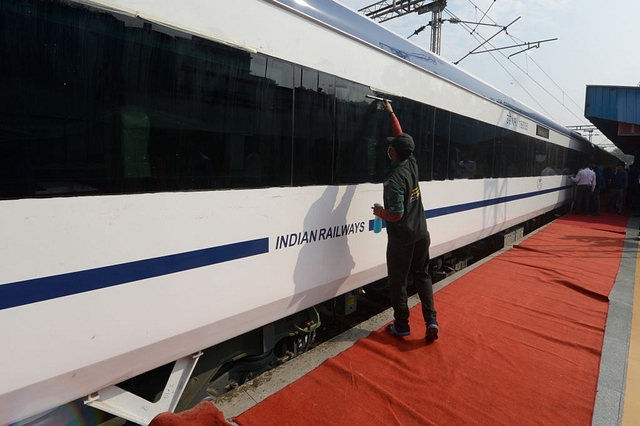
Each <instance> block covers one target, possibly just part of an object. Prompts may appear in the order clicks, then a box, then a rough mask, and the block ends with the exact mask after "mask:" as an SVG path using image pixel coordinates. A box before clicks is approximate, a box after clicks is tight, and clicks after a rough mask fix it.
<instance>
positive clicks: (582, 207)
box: [573, 185, 591, 214]
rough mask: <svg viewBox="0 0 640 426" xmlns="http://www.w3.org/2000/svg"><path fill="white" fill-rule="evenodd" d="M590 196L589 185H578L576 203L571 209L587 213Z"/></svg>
mask: <svg viewBox="0 0 640 426" xmlns="http://www.w3.org/2000/svg"><path fill="white" fill-rule="evenodd" d="M590 197H591V185H578V191H577V192H576V204H575V206H573V210H574V211H575V212H576V213H580V212H581V211H582V213H584V214H587V213H589V198H590Z"/></svg>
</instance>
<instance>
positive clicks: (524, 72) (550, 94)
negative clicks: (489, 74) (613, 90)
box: [445, 0, 585, 123]
mask: <svg viewBox="0 0 640 426" xmlns="http://www.w3.org/2000/svg"><path fill="white" fill-rule="evenodd" d="M469 3H471V4H472V5H473V6H474V7H475V8H476V9H478V10H480V11H481V12H482V9H481V8H479V7H478V6H477V5H476V4H475V3H473V1H472V0H469ZM494 4H495V0H494V3H492V4H491V7H493V5H494ZM445 12H447V13H448V14H449V15H451V16H452V17H454V18H456V19H459V18H458V17H457V16H456V15H455V14H454V13H452V12H451V11H450V10H448V9H445ZM485 16H486V17H487V18H488V19H489V20H491V21H492V22H493V23H494V24H496V25H497V23H496V22H495V21H494V20H493V19H492V18H491V17H490V16H488V10H487V12H485V13H484V15H483V17H482V19H484V18H485ZM463 25H464V24H463ZM465 27H467V29H468V30H469V31H470V35H471V36H472V37H474V38H475V39H476V40H478V38H477V37H480V39H481V40H482V41H483V42H486V40H485V39H484V37H483V36H481V35H480V34H479V33H478V32H477V31H475V28H474V29H472V28H471V27H469V26H467V25H465ZM476 28H477V26H476ZM476 34H477V37H476ZM507 35H509V37H510V38H511V39H512V40H513V41H515V42H521V40H518V39H517V38H515V37H514V36H512V35H511V34H509V33H508V32H507ZM478 41H479V40H478ZM488 44H489V45H490V46H492V47H493V48H495V46H493V45H492V44H491V43H490V42H489V43H488ZM487 53H489V54H490V55H491V57H492V58H493V59H494V60H495V61H496V62H497V63H498V64H499V65H500V66H501V67H502V68H503V69H504V70H505V72H507V74H509V76H510V77H511V78H513V79H514V80H515V82H516V83H517V84H518V86H520V87H521V88H522V90H524V91H525V93H527V95H529V96H530V97H531V99H532V100H533V101H534V102H535V103H536V104H537V105H538V106H539V107H540V108H541V109H542V110H543V111H544V112H545V113H546V114H548V115H550V116H551V114H550V113H549V112H548V111H547V110H546V109H545V108H544V107H543V106H542V105H541V104H540V102H538V101H537V100H536V99H535V97H533V95H531V93H529V92H528V91H527V90H526V89H525V88H524V86H523V85H522V84H520V82H518V80H517V79H516V78H515V77H514V76H513V75H512V74H511V73H510V72H509V71H508V70H507V69H506V68H505V67H504V65H503V64H502V63H500V61H498V60H497V58H496V57H495V56H494V55H493V53H492V52H487ZM500 54H501V55H502V56H503V57H504V58H505V59H507V60H508V61H509V62H511V63H512V64H513V65H514V66H515V67H516V68H518V69H519V70H520V71H521V72H522V73H523V74H525V75H526V76H527V77H529V78H530V79H531V81H533V82H534V83H535V84H536V85H538V87H540V88H541V89H542V90H544V91H545V92H546V93H547V94H548V95H549V96H551V98H553V99H554V100H555V101H556V102H558V103H559V104H560V105H562V107H563V108H565V110H567V111H568V112H569V113H570V114H571V115H573V116H574V117H576V118H577V119H578V120H579V121H581V122H583V123H585V121H584V117H579V116H578V115H576V114H575V113H574V112H573V111H572V110H571V109H569V108H568V107H567V105H565V103H564V102H562V101H561V100H559V99H558V98H557V97H556V96H555V95H553V94H552V93H551V92H550V91H549V90H547V89H546V88H545V87H544V86H543V85H542V84H540V83H539V82H538V81H537V80H536V79H535V78H533V77H532V76H531V74H529V73H528V72H527V71H525V70H523V69H522V67H520V66H519V65H518V64H516V63H515V62H514V61H513V60H511V59H510V58H508V57H507V56H506V55H505V54H504V53H503V52H500ZM526 57H527V58H531V56H530V55H526ZM531 60H532V61H533V62H534V64H535V65H536V66H537V67H538V68H539V69H540V70H541V71H542V72H543V73H544V75H545V76H547V78H548V79H549V80H550V81H551V82H552V83H553V84H554V85H555V86H556V87H557V88H558V89H560V91H561V92H562V94H563V95H565V96H567V98H569V99H570V100H571V102H573V104H574V105H575V106H576V107H578V108H580V106H579V105H578V104H577V103H576V102H575V101H574V100H573V99H572V98H571V97H570V96H569V95H568V94H567V93H566V92H565V91H564V90H563V89H562V87H560V86H559V85H558V84H557V83H556V82H555V81H554V80H553V78H552V77H551V76H550V75H549V74H548V73H547V72H546V71H544V70H543V69H542V67H541V66H540V65H539V64H538V63H537V62H535V60H533V58H531Z"/></svg>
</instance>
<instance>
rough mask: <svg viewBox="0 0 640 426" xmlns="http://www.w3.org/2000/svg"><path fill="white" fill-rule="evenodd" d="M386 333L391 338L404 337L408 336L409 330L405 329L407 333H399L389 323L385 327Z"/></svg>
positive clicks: (394, 326) (393, 324)
mask: <svg viewBox="0 0 640 426" xmlns="http://www.w3.org/2000/svg"><path fill="white" fill-rule="evenodd" d="M387 333H389V334H391V335H392V336H397V337H404V336H408V335H410V334H411V330H409V329H407V331H399V330H398V329H396V324H395V323H391V324H389V325H387Z"/></svg>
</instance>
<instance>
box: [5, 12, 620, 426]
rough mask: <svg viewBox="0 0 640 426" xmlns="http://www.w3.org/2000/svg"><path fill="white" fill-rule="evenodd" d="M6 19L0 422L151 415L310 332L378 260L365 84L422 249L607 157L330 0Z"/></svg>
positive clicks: (374, 141) (524, 215)
mask: <svg viewBox="0 0 640 426" xmlns="http://www.w3.org/2000/svg"><path fill="white" fill-rule="evenodd" d="M0 35H1V36H0V53H1V54H2V57H3V58H5V60H3V61H2V64H1V65H0V76H1V77H2V83H3V84H2V89H0V90H1V93H2V99H3V102H2V103H0V110H1V112H0V153H1V154H2V155H0V161H1V162H2V167H1V168H0V222H1V223H2V224H3V232H2V238H1V239H0V254H1V256H2V259H3V267H2V268H1V270H0V341H2V342H3V350H2V351H1V352H0V365H2V378H3V380H2V381H1V382H0V425H8V424H21V425H22V424H30V425H45V424H57V425H59V424H65V423H61V420H60V418H63V417H64V416H65V415H66V416H67V418H72V417H73V416H74V415H75V414H73V413H71V412H70V411H69V409H68V408H67V411H66V414H65V413H63V414H60V413H61V412H63V411H64V407H72V406H73V407H76V406H74V405H73V404H75V403H79V404H80V405H82V407H85V408H86V410H91V412H92V413H98V414H100V415H102V414H101V413H110V414H109V415H108V417H105V419H106V420H104V422H105V424H107V423H108V422H109V421H114V420H116V419H126V420H128V421H129V422H133V423H138V424H148V422H149V421H150V419H151V418H152V417H153V415H155V414H156V413H158V412H161V411H172V410H181V409H184V408H186V407H188V406H193V405H194V404H195V403H197V402H199V401H200V400H201V399H202V398H204V397H206V395H211V394H214V395H215V394H222V393H224V391H225V388H228V387H229V386H232V385H237V384H238V383H243V382H244V381H246V380H248V379H250V378H251V377H254V376H255V374H257V373H258V372H259V371H262V370H265V369H268V368H270V367H272V366H273V365H276V364H278V363H279V362H282V361H283V360H286V359H287V358H291V357H293V356H296V354H298V353H301V352H304V351H305V350H307V349H308V348H309V346H310V344H311V342H312V341H313V339H314V335H315V333H316V329H317V327H318V325H319V316H318V313H317V309H316V308H315V307H316V306H318V305H320V304H322V303H325V302H326V301H329V300H335V299H336V298H338V297H343V296H344V295H346V294H350V293H352V292H355V291H357V290H358V289H360V288H362V287H363V286H365V285H367V284H369V283H372V282H375V281H377V280H381V279H384V277H385V276H386V264H385V246H386V236H385V233H384V232H381V233H375V232H373V219H374V217H373V215H372V212H371V206H372V205H373V204H374V203H376V202H380V201H381V200H382V185H381V182H382V177H383V176H384V170H385V168H386V167H387V166H388V159H387V158H386V149H387V147H388V143H387V142H386V137H387V136H390V132H391V129H390V123H389V119H388V117H387V116H385V114H384V111H383V109H382V106H381V105H380V102H379V101H377V100H376V99H375V98H385V99H389V100H391V101H392V104H393V108H394V110H395V112H396V114H397V116H398V117H399V119H400V122H401V125H402V127H403V129H404V131H405V132H407V133H409V134H411V135H412V136H413V138H414V140H415V141H416V150H415V152H414V155H415V157H416V159H417V161H418V164H419V167H420V180H421V183H420V186H421V191H422V193H423V194H424V200H423V201H424V207H425V218H426V220H427V222H428V228H429V231H430V233H431V241H432V245H431V249H430V253H431V257H432V259H438V258H441V257H443V256H446V255H447V254H448V253H451V252H453V251H455V250H457V249H459V248H461V247H465V246H467V245H469V244H472V243H473V242H476V241H479V240H481V239H483V238H487V237H489V236H492V235H496V234H498V233H500V232H503V231H505V230H508V229H510V228H512V227H514V226H517V225H518V224H521V223H524V222H526V221H528V220H531V219H532V218H536V217H538V216H540V215H543V214H546V213H549V212H553V211H554V210H556V209H558V208H562V207H566V206H567V205H568V204H569V203H570V202H571V199H572V191H573V185H572V182H571V180H570V179H569V175H570V174H572V173H575V171H576V170H577V167H578V166H579V165H580V163H581V162H583V161H589V160H594V161H597V162H598V163H599V164H610V163H611V162H612V161H615V160H616V159H615V158H613V156H612V155H611V154H609V153H607V152H606V151H603V150H601V149H599V148H598V147H596V146H595V145H593V144H591V143H590V142H589V141H588V140H586V139H585V138H584V137H582V136H581V135H579V134H578V133H576V132H573V131H571V130H569V129H567V128H566V127H564V126H562V125H560V124H558V123H556V122H555V121H553V120H552V119H550V118H548V117H546V116H544V115H543V114H540V113H538V112H536V111H535V110H534V109H532V108H530V107H528V106H526V105H525V104H523V103H521V102H518V101H516V100H515V99H512V98H511V97H510V96H508V95H507V94H505V93H502V92H500V91H499V90H497V89H495V88H494V87H492V86H490V85H488V84H486V83H484V82H482V81H480V80H478V79H476V78H475V77H473V76H472V75H470V74H468V73H466V72H465V71H464V70H462V69H460V68H459V67H457V66H456V65H453V64H451V63H450V62H448V61H447V60H445V59H443V58H441V57H439V56H437V55H435V54H433V53H431V52H429V51H426V50H424V49H423V48H421V47H419V46H418V45H416V44H414V43H412V42H411V41H410V40H407V39H405V38H403V37H401V36H398V35H396V34H394V33H393V32H390V31H388V30H387V29H385V28H384V27H382V26H381V25H379V24H377V23H375V22H373V21H371V20H370V19H368V18H366V17H365V16H362V15H360V14H358V13H357V12H356V11H353V10H351V9H350V8H348V7H346V6H344V5H342V4H340V3H339V2H337V1H336V2H334V1H329V0H234V1H233V2H210V1H209V2H205V1H202V0H182V1H181V2H175V1H171V2H170V1H166V0H5V1H3V2H2V3H1V4H0ZM468 161H473V162H474V164H475V167H474V168H473V172H472V173H471V174H469V173H465V172H464V171H462V168H461V164H462V163H464V162H468ZM545 170H546V171H545ZM543 171H545V172H544V173H543ZM160 370H162V371H163V372H164V373H163V374H164V375H160V376H161V377H162V378H161V379H159V383H157V384H154V385H153V386H151V385H150V383H151V382H152V380H150V379H149V380H148V379H147V376H146V375H147V374H150V372H158V371H160ZM156 376H157V375H154V377H156ZM154 380H155V379H154ZM143 383H144V386H143V385H142V384H143ZM154 383H155V382H154ZM143 387H149V388H150V389H148V390H145V391H144V392H142V391H140V390H139V389H141V388H143ZM147 394H148V395H147ZM73 410H76V408H74V409H73ZM78 410H80V409H79V408H78ZM74 413H75V411H74ZM55 415H58V416H63V417H57V419H58V420H51V419H52V418H55V417H54V416H55ZM96 415H97V414H96ZM102 421H103V420H100V421H98V420H95V421H91V420H86V421H85V423H84V424H98V423H101V422H102Z"/></svg>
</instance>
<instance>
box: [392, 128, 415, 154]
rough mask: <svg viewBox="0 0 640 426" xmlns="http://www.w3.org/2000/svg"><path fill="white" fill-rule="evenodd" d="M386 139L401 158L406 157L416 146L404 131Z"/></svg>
mask: <svg viewBox="0 0 640 426" xmlns="http://www.w3.org/2000/svg"><path fill="white" fill-rule="evenodd" d="M387 140H388V141H389V144H390V145H391V146H392V147H393V148H394V149H395V150H396V152H397V153H398V155H399V156H400V157H402V158H408V157H409V156H410V155H411V154H412V153H413V150H414V149H415V148H416V144H415V143H413V138H412V137H411V136H409V135H408V134H406V133H400V134H399V135H398V136H396V137H395V138H387Z"/></svg>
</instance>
